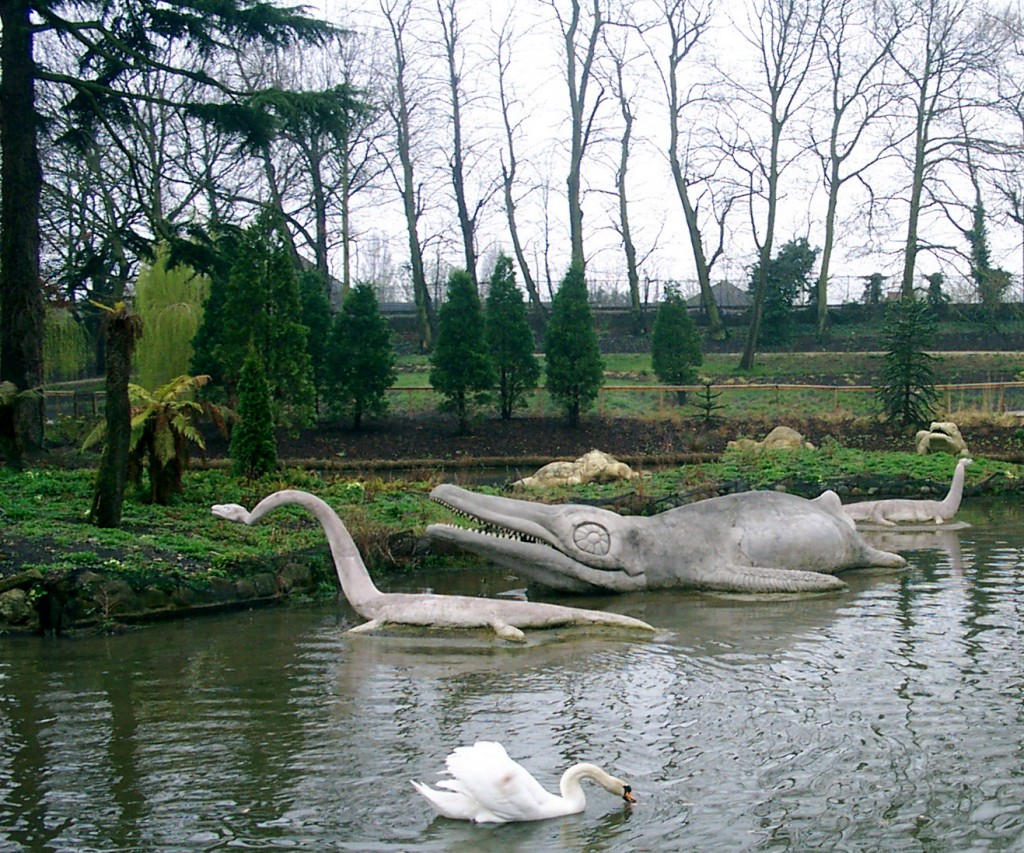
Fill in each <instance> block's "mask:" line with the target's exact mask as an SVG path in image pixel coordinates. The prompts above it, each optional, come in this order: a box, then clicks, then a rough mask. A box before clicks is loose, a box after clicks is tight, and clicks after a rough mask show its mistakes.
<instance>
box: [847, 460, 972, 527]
mask: <svg viewBox="0 0 1024 853" xmlns="http://www.w3.org/2000/svg"><path fill="white" fill-rule="evenodd" d="M973 463H974V460H973V459H965V458H962V459H960V460H958V461H957V463H956V470H955V471H954V472H953V482H951V483H950V484H949V491H948V492H947V493H946V497H944V498H943V499H942V500H941V501H932V500H920V499H916V498H886V499H885V500H878V501H858V502H857V503H852V504H846V505H845V506H843V511H844V512H845V513H846V514H847V515H848V516H850V518H852V519H853V520H854V521H866V522H871V523H873V524H882V525H885V526H887V527H892V526H895V525H896V524H898V523H899V522H901V521H903V522H912V523H917V524H921V523H923V522H931V521H934V522H935V523H936V524H943V523H944V522H947V521H949V520H950V519H952V518H953V516H954V515H956V513H957V510H959V509H960V501H961V499H962V498H963V494H964V471H965V470H966V469H967V466H968V465H972V464H973Z"/></svg>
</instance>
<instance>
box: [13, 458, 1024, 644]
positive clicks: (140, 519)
mask: <svg viewBox="0 0 1024 853" xmlns="http://www.w3.org/2000/svg"><path fill="white" fill-rule="evenodd" d="M951 470H952V459H951V457H949V456H945V455H935V456H918V455H916V454H910V453H883V452H872V451H858V450H851V449H849V448H843V447H841V446H840V445H838V444H837V443H835V442H830V443H826V445H825V446H823V447H821V448H819V449H817V450H813V451H812V450H803V451H787V452H771V453H764V452H753V451H749V450H748V451H730V452H727V453H725V454H723V455H722V457H721V458H720V459H719V460H717V461H713V462H704V463H701V464H694V465H686V466H682V467H678V468H672V469H668V470H663V471H655V472H650V473H647V474H645V476H644V477H643V478H642V479H640V480H635V481H632V482H629V483H615V484H608V485H601V486H597V485H587V486H578V487H573V488H565V489H558V490H554V491H549V492H545V493H544V494H542V495H535V494H530V495H523V496H524V497H530V498H534V499H542V500H549V501H584V502H599V503H602V504H604V505H608V506H611V507H613V508H616V509H619V510H620V511H623V512H635V511H639V512H652V511H661V510H663V509H666V508H668V507H670V506H675V505H679V504H682V503H687V502H689V501H692V500H696V499H699V498H702V497H707V496H709V495H711V494H714V493H716V491H721V490H729V491H735V490H740V489H747V488H785V489H787V490H790V491H794V492H797V493H800V494H805V495H807V496H814V495H816V494H820V492H821V491H823V490H824V489H826V488H833V489H837V490H838V491H839V492H840V494H843V495H844V496H850V495H853V496H854V497H856V496H857V495H858V492H859V493H860V495H861V496H863V495H865V494H866V491H865V490H866V489H868V488H869V487H868V486H867V485H866V484H867V483H882V484H885V483H889V484H897V485H898V484H906V485H908V487H909V488H911V489H912V493H914V494H919V493H921V489H922V488H924V489H927V490H930V493H931V494H937V493H939V492H942V491H944V490H945V489H946V487H947V486H948V482H949V478H950V474H951ZM92 476H93V475H92V472H91V471H89V470H78V471H63V470H50V469H33V470H28V471H25V472H22V473H20V474H14V473H13V472H11V471H8V470H0V518H2V519H3V522H4V523H3V527H2V530H0V578H7V579H10V578H12V577H15V578H21V579H23V580H24V582H23V583H22V584H21V587H22V588H23V589H24V590H25V591H26V596H27V600H28V603H29V604H31V603H32V602H33V601H34V600H35V599H38V598H39V597H40V596H43V595H45V594H47V592H46V591H47V590H50V589H53V588H54V587H55V585H59V584H60V583H61V582H62V581H63V580H64V579H66V578H69V577H77V576H79V575H81V574H82V573H83V572H87V573H89V576H90V577H93V578H104V579H108V580H109V579H113V580H115V581H116V582H117V583H119V584H121V585H122V586H124V587H126V588H127V587H130V588H132V589H134V590H136V592H137V591H138V590H141V589H146V590H154V589H156V590H161V589H166V590H170V589H172V588H178V589H180V588H185V589H189V590H192V591H193V592H197V593H198V592H202V591H204V590H206V591H209V590H211V589H216V588H217V586H218V584H220V585H222V586H223V585H224V584H225V583H228V582H231V583H235V584H236V585H237V584H239V583H243V582H244V581H246V580H247V579H248V580H253V579H255V578H257V577H258V576H265V575H267V573H268V572H269V573H271V574H273V573H274V572H280V571H282V569H281V568H280V567H281V566H283V565H287V564H288V563H289V562H290V561H292V560H294V559H297V558H298V557H299V556H300V555H301V556H302V557H303V558H304V559H313V560H315V561H316V562H317V563H318V564H319V565H320V567H321V569H322V573H321V575H320V582H319V583H320V590H319V591H320V593H321V594H324V595H330V596H333V595H336V593H337V589H336V586H335V583H334V579H333V572H332V570H331V565H330V559H329V554H328V551H327V546H326V540H325V538H324V535H323V533H322V531H321V530H320V528H319V526H318V525H317V524H316V522H314V521H313V520H312V518H310V517H309V516H308V515H307V514H306V513H304V512H303V511H302V510H299V509H295V508H285V509H281V510H278V511H277V512H275V513H274V514H273V516H271V517H270V518H268V519H266V520H264V521H263V522H261V523H260V524H257V525H255V526H253V527H246V526H244V525H238V524H232V523H230V522H226V521H222V520H220V519H217V518H215V517H214V516H213V515H212V514H211V512H210V507H211V506H212V505H213V504H215V503H240V504H242V505H243V506H246V507H248V508H251V507H252V506H254V505H255V504H256V503H257V502H258V501H259V500H260V499H262V498H263V497H265V496H266V495H267V494H269V493H271V492H273V491H276V490H278V489H281V488H301V489H305V490H308V491H311V492H313V493H315V494H317V495H319V496H320V497H322V498H324V499H325V500H327V501H328V502H329V503H330V504H331V505H332V506H333V507H334V508H335V509H336V510H337V511H338V513H339V515H341V516H342V518H343V519H344V520H345V523H346V525H347V526H348V527H349V530H350V531H351V533H352V535H353V537H354V539H355V540H356V542H357V544H358V545H359V548H360V551H361V552H362V553H363V555H364V558H365V560H366V562H367V564H368V566H369V568H370V570H371V572H372V573H374V574H375V575H378V576H379V575H381V574H384V573H387V572H389V571H396V570H406V571H408V570H415V569H416V568H417V567H419V566H423V565H425V564H436V563H437V562H438V561H443V562H444V563H445V564H448V563H451V562H452V560H453V558H452V557H451V556H450V555H447V556H444V557H440V556H437V555H435V554H433V553H432V552H431V551H430V549H429V548H425V547H423V545H424V543H423V540H422V535H423V531H424V529H425V527H426V525H427V524H429V523H431V522H432V521H437V520H445V519H446V518H447V515H446V512H445V510H443V509H442V508H440V507H439V506H437V505H436V504H434V503H432V502H431V501H430V500H429V499H428V497H427V495H428V492H429V490H430V488H431V487H432V486H433V485H434V483H432V482H430V481H426V480H420V481H416V482H406V481H391V482H385V481H383V480H378V479H373V478H366V477H355V476H345V477H325V476H319V475H316V474H311V473H309V472H307V471H299V470H287V471H282V472H280V473H279V474H278V475H277V476H275V477H274V478H267V479H264V480H260V481H253V482H242V481H238V480H234V479H232V478H231V477H229V476H227V475H226V474H224V473H222V472H217V471H193V472H190V473H189V474H188V475H187V477H186V480H185V493H184V494H183V495H182V496H181V498H180V500H178V501H177V502H176V503H175V504H174V505H173V506H170V507H160V506H155V505H151V504H146V503H144V502H142V501H141V500H140V499H139V498H138V497H137V496H135V495H130V496H129V498H128V500H127V501H126V503H125V512H124V517H123V524H122V526H121V528H120V529H116V530H103V529H99V528H96V527H93V526H91V525H89V524H88V522H87V521H86V515H87V511H88V508H89V504H90V498H91V489H92ZM1022 477H1024V471H1022V469H1021V466H1018V465H1016V464H1011V463H1006V462H997V461H992V460H985V459H978V460H977V461H976V464H975V465H974V466H972V467H971V468H970V469H968V485H967V493H968V494H972V493H978V492H982V491H983V492H985V493H993V492H994V493H1005V494H1013V495H1018V494H1020V493H1021V489H1022V479H1021V478H1022ZM872 488H875V487H872ZM883 490H884V486H883ZM275 567H277V568H275ZM278 593H279V591H278ZM106 594H107V595H108V597H109V592H108V593H106ZM303 594H310V589H309V586H308V584H307V585H306V587H304V588H303ZM275 595H276V597H280V595H279V594H275ZM275 595H271V596H270V597H275ZM92 606H93V607H94V609H97V608H100V605H98V604H94V605H92ZM108 610H110V608H108ZM94 615H95V614H94ZM103 616H104V618H103V619H102V620H99V621H100V623H101V624H104V625H109V624H111V623H115V622H116V621H117V613H116V612H114V611H113V610H111V612H107V613H104V614H103ZM92 621H97V620H92Z"/></svg>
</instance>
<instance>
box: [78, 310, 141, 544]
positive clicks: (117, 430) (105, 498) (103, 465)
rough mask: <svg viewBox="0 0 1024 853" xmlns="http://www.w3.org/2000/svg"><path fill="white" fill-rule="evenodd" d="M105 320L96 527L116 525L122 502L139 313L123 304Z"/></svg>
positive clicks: (94, 504) (93, 513)
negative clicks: (103, 407)
mask: <svg viewBox="0 0 1024 853" xmlns="http://www.w3.org/2000/svg"><path fill="white" fill-rule="evenodd" d="M106 319H107V322H106V335H105V337H106V341H107V346H106V353H107V357H106V392H107V393H106V411H105V417H106V423H107V432H106V441H105V443H104V445H103V455H102V456H101V457H100V465H99V470H98V471H97V475H96V486H95V490H94V492H93V498H92V508H91V509H90V511H89V521H90V522H91V523H92V524H95V525H96V526H97V527H118V526H119V525H120V524H121V507H122V505H123V504H124V491H125V483H126V481H127V476H128V455H129V451H130V449H131V432H132V426H131V421H132V411H131V403H130V401H129V398H128V381H129V379H130V378H131V370H132V353H133V352H134V350H135V342H136V340H137V339H138V337H139V336H140V334H141V322H140V321H139V318H138V315H136V314H133V313H132V312H131V311H129V310H128V309H126V308H122V309H120V310H118V311H115V312H113V313H112V314H110V315H109V316H108V317H107V318H106Z"/></svg>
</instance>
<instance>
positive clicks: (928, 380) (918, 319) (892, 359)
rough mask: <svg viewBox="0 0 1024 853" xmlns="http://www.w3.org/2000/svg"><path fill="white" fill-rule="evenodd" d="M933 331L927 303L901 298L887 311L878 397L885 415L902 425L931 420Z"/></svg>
mask: <svg viewBox="0 0 1024 853" xmlns="http://www.w3.org/2000/svg"><path fill="white" fill-rule="evenodd" d="M935 330H936V322H935V317H934V316H933V315H932V313H931V309H930V308H929V307H928V304H927V303H926V302H922V301H918V300H916V299H914V298H913V297H910V298H907V297H904V298H903V299H900V300H899V301H898V302H894V303H892V304H891V305H890V306H889V307H888V308H887V309H886V313H885V327H884V329H883V340H884V341H885V347H886V353H885V356H884V360H883V365H882V381H881V385H880V386H879V388H878V391H877V395H878V401H879V403H880V404H881V406H882V409H883V411H884V412H885V413H886V415H888V417H889V418H891V419H892V420H895V421H898V422H899V423H900V424H902V425H903V426H910V425H912V424H918V425H920V424H925V423H928V421H929V420H931V417H932V412H933V411H934V408H935V401H936V400H937V399H938V396H939V395H938V392H937V391H936V390H935V369H934V365H935V363H936V361H937V359H936V357H935V356H933V355H932V354H931V353H929V352H927V350H928V348H929V347H930V346H931V345H932V342H933V341H934V338H935Z"/></svg>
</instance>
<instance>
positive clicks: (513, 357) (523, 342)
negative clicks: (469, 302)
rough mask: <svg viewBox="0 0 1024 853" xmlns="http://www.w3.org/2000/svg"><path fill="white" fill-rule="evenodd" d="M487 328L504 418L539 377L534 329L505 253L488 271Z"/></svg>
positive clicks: (513, 271) (519, 402)
mask: <svg viewBox="0 0 1024 853" xmlns="http://www.w3.org/2000/svg"><path fill="white" fill-rule="evenodd" d="M486 327H487V342H488V344H489V345H490V350H491V359H492V360H493V362H494V368H495V371H496V372H497V376H498V408H499V411H500V412H501V417H502V419H503V420H506V421H507V420H509V419H510V418H511V417H512V412H513V410H514V409H516V408H517V407H519V406H520V405H522V403H523V401H524V400H525V398H526V395H527V393H529V391H530V389H531V388H534V387H535V386H536V385H537V382H538V381H539V380H540V363H539V362H538V361H537V357H536V356H535V355H534V354H533V349H534V346H533V332H532V331H531V330H530V323H529V320H528V319H527V315H526V303H525V302H524V301H523V294H522V292H521V291H520V290H519V288H518V287H516V273H515V269H514V267H513V266H512V259H511V258H509V257H508V256H507V255H505V254H500V255H498V260H497V262H496V263H495V265H494V272H493V273H492V274H491V289H490V291H489V292H488V294H487V315H486Z"/></svg>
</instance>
